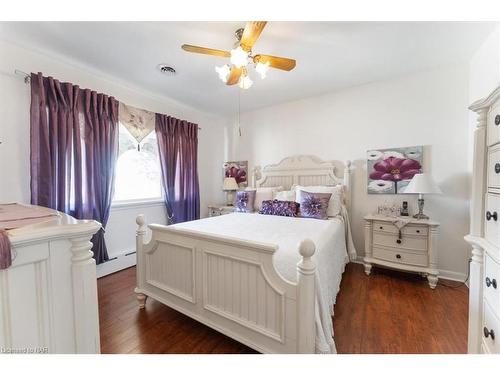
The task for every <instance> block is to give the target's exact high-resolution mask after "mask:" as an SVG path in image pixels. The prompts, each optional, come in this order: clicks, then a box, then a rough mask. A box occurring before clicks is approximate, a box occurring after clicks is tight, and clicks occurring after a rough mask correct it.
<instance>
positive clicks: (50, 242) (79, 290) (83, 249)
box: [0, 214, 101, 353]
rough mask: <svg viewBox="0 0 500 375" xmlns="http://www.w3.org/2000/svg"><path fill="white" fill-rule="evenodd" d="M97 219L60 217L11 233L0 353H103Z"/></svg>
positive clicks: (0, 286) (1, 283) (0, 288)
mask: <svg viewBox="0 0 500 375" xmlns="http://www.w3.org/2000/svg"><path fill="white" fill-rule="evenodd" d="M100 227H101V225H100V224H99V223H97V222H96V221H86V220H85V221H83V220H82V221H80V220H76V219H74V218H72V217H71V216H68V215H65V214H60V216H55V217H53V218H50V219H48V220H47V221H44V222H43V223H38V224H33V225H29V226H25V227H22V228H18V229H13V230H11V231H9V239H10V242H11V245H12V249H13V250H14V254H15V258H14V259H13V262H12V265H11V266H10V267H9V268H7V269H5V270H0V352H1V353H99V352H100V344H99V314H98V305H97V279H96V267H95V261H94V259H93V258H92V252H91V251H90V249H91V246H92V244H91V243H90V242H89V241H90V239H91V238H92V235H93V234H94V233H96V232H97V231H98V230H99V229H100Z"/></svg>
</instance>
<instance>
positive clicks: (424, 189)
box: [404, 173, 442, 219]
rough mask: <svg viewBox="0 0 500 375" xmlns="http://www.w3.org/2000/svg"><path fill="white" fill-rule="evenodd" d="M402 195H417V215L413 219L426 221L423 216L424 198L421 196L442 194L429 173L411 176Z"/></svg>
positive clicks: (426, 217) (425, 216) (425, 217)
mask: <svg viewBox="0 0 500 375" xmlns="http://www.w3.org/2000/svg"><path fill="white" fill-rule="evenodd" d="M404 194H418V214H415V215H413V217H414V218H415V219H428V218H429V216H427V215H424V197H423V194H442V191H441V189H440V188H439V186H437V185H436V183H435V182H434V180H433V179H432V176H431V175H430V174H429V173H419V174H416V175H415V176H413V178H412V179H411V181H410V183H409V184H408V186H406V188H405V190H404Z"/></svg>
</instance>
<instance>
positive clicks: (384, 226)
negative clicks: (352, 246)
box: [373, 221, 429, 236]
mask: <svg viewBox="0 0 500 375" xmlns="http://www.w3.org/2000/svg"><path fill="white" fill-rule="evenodd" d="M373 230H374V231H377V232H384V233H394V234H396V235H397V234H398V233H399V230H398V228H397V227H396V226H395V225H394V224H392V223H387V222H383V221H374V222H373ZM401 233H402V234H403V235H405V234H411V235H415V236H427V234H428V233H429V231H428V228H427V226H425V225H415V224H408V225H406V226H404V227H403V229H401Z"/></svg>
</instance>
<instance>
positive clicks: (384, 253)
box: [372, 246, 428, 267]
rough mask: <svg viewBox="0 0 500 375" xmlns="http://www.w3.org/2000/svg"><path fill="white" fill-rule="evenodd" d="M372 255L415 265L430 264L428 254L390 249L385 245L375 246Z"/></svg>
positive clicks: (424, 265)
mask: <svg viewBox="0 0 500 375" xmlns="http://www.w3.org/2000/svg"><path fill="white" fill-rule="evenodd" d="M372 256H373V257H374V258H376V259H381V260H386V261H389V262H393V263H399V264H409V265H413V266H423V267H426V266H427V265H428V259H427V254H426V253H425V254H419V253H410V252H407V251H400V250H398V249H388V248H383V247H376V246H374V247H373V254H372Z"/></svg>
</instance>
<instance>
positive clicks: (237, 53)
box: [231, 46, 248, 68]
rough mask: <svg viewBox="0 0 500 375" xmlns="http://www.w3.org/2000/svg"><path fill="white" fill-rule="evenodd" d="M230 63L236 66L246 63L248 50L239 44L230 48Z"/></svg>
mask: <svg viewBox="0 0 500 375" xmlns="http://www.w3.org/2000/svg"><path fill="white" fill-rule="evenodd" d="M231 64H233V65H234V66H236V67H237V68H241V67H243V66H246V65H248V52H247V51H245V50H244V49H243V48H241V46H238V47H237V48H235V49H232V50H231Z"/></svg>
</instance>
